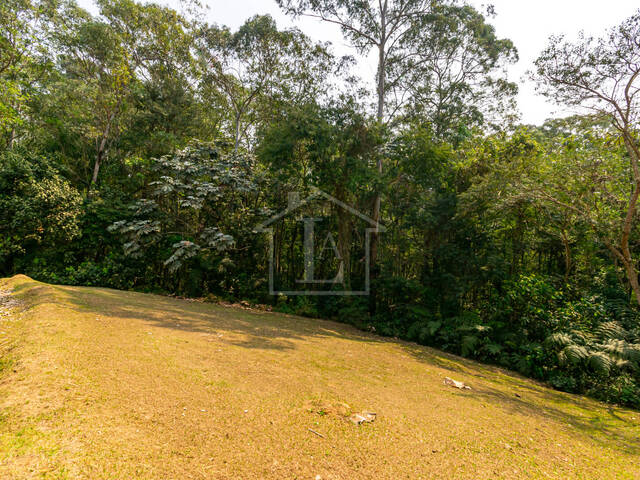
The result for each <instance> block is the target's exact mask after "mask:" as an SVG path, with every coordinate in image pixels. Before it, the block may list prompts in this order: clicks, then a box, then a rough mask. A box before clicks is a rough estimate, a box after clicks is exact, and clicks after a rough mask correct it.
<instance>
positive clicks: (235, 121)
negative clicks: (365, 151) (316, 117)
mask: <svg viewBox="0 0 640 480" xmlns="http://www.w3.org/2000/svg"><path fill="white" fill-rule="evenodd" d="M197 38H198V42H197V51H198V59H199V63H200V72H201V79H200V81H201V84H202V85H201V91H202V92H203V96H204V97H207V96H211V95H213V96H219V95H221V96H222V97H223V98H224V99H225V102H226V104H227V105H228V106H229V107H230V109H231V110H232V118H231V123H232V129H231V130H232V132H233V133H232V136H233V141H234V148H235V151H236V152H237V151H238V148H239V146H240V142H241V140H242V138H243V137H247V134H248V130H249V128H250V127H251V126H255V123H256V122H255V120H254V121H253V122H251V120H250V119H249V118H248V117H250V114H251V112H252V110H255V107H256V105H257V104H259V103H260V102H261V100H264V99H269V100H274V99H275V98H276V97H277V96H278V95H280V96H282V97H283V98H284V99H285V101H286V102H290V103H291V102H304V101H305V100H308V99H314V98H317V97H319V96H322V95H323V94H324V93H325V92H326V90H324V91H323V89H322V88H321V85H322V84H323V83H324V84H325V85H326V79H327V77H328V76H329V73H332V72H334V71H335V68H336V65H335V64H334V61H333V58H332V56H331V55H330V54H329V53H328V52H327V50H326V48H325V47H324V46H323V45H320V44H318V45H314V44H313V43H312V42H311V41H310V40H309V38H308V37H306V36H305V35H304V34H302V33H301V32H300V31H298V30H295V29H293V30H283V31H280V30H278V28H277V26H276V23H275V21H274V20H273V18H271V17H270V16H269V15H263V16H255V17H252V18H250V19H249V20H247V21H246V22H245V23H244V25H242V26H241V27H240V28H239V29H238V31H237V32H235V33H232V32H230V31H229V30H228V29H227V28H225V27H223V28H219V27H216V26H209V25H204V26H202V27H201V29H200V31H199V32H198V34H197ZM262 103H264V102H262Z"/></svg>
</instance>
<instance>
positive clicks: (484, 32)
mask: <svg viewBox="0 0 640 480" xmlns="http://www.w3.org/2000/svg"><path fill="white" fill-rule="evenodd" d="M277 1H278V4H279V5H280V6H281V7H282V8H283V9H284V10H285V11H286V12H288V13H289V14H291V15H294V16H300V15H304V16H309V17H314V18H319V19H321V20H323V21H326V22H329V23H333V24H336V25H338V26H339V27H340V29H341V30H342V33H343V35H344V36H345V37H346V38H347V39H348V40H349V41H350V42H351V43H352V45H353V46H354V47H355V48H356V49H357V51H358V52H359V53H361V54H368V53H369V52H370V51H371V50H374V51H375V52H376V54H377V68H376V79H375V80H376V118H377V120H378V122H379V123H380V124H384V123H386V122H388V121H389V120H391V119H393V118H394V117H395V116H396V115H397V114H399V113H400V112H401V111H402V110H403V108H404V107H406V106H407V104H408V101H409V98H411V97H412V96H413V97H417V94H420V96H421V97H422V98H423V99H426V98H433V97H435V98H436V99H437V100H436V102H437V107H438V108H437V109H433V108H432V109H431V110H432V113H437V115H436V118H440V119H442V118H444V117H445V116H446V115H448V114H451V113H452V109H451V107H449V108H447V105H458V106H459V105H462V104H464V97H465V96H466V97H467V99H468V97H469V95H467V93H466V92H467V91H469V90H472V88H471V87H470V84H471V83H472V82H474V81H479V77H482V78H483V79H484V82H485V84H488V83H489V82H490V77H489V72H492V71H493V70H494V68H495V67H496V66H498V64H499V62H500V61H501V60H502V59H503V57H513V56H515V49H514V48H513V45H512V44H511V42H509V41H501V40H498V39H497V38H496V37H495V34H494V31H493V28H492V27H490V26H489V25H487V24H486V23H485V22H484V17H483V16H482V15H480V14H478V12H477V11H476V10H474V9H473V8H472V7H469V6H466V5H463V6H457V5H452V4H449V2H442V1H433V0H277ZM453 19H455V20H453ZM452 20H453V21H452ZM430 42H435V43H436V45H437V47H436V48H429V47H428V45H429V43H430ZM425 46H427V48H425ZM434 78H435V79H436V80H435V81H434V80H431V81H428V80H426V79H434ZM506 85H507V84H506V82H502V86H503V90H504V91H506V90H510V91H511V92H510V93H513V86H509V88H504V87H506ZM391 93H393V95H390V94H391ZM445 104H446V105H445ZM413 106H414V107H415V106H416V103H415V102H414V103H413ZM429 120H432V119H429ZM440 123H442V122H440ZM383 157H384V156H383V155H378V157H377V159H376V167H377V170H378V173H379V174H380V175H382V172H383ZM381 197H382V192H381V191H380V189H378V193H377V194H376V197H375V199H374V205H373V213H372V218H373V220H375V221H376V222H379V220H380V208H381ZM378 243H379V241H378V235H377V234H374V235H373V237H372V239H371V261H372V265H375V263H376V261H377V257H378ZM374 271H375V269H374Z"/></svg>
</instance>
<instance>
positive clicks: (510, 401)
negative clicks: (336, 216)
mask: <svg viewBox="0 0 640 480" xmlns="http://www.w3.org/2000/svg"><path fill="white" fill-rule="evenodd" d="M0 291H4V294H3V295H2V298H3V300H2V301H1V303H0V349H1V350H0V352H1V353H2V356H1V357H0V368H1V369H2V372H1V373H0V412H1V416H0V478H3V479H25V478H55V479H62V478H70V479H75V478H87V479H103V478H104V479H107V478H109V479H131V478H142V479H160V478H163V479H164V478H167V479H209V478H211V479H235V478H274V479H275V478H278V479H280V478H287V479H288V478H299V479H365V478H366V479H368V478H375V479H384V478H411V479H414V478H442V479H472V478H473V479H489V478H491V479H496V478H509V479H513V478H562V479H566V478H587V479H589V478H592V479H596V478H598V479H608V478H610V479H613V478H616V479H617V478H621V479H625V478H628V479H632V478H640V455H639V453H640V414H639V413H637V412H633V411H629V410H624V409H618V408H612V407H609V406H606V405H603V404H600V403H597V402H594V401H592V400H589V399H585V398H583V397H578V396H571V395H568V394H563V393H560V392H557V391H554V390H551V389H549V388H546V387H544V386H542V385H540V384H537V383H535V382H532V381H530V380H527V379H523V378H521V377H519V376H517V375H514V374H511V373H509V372H506V371H502V370H499V369H496V368H492V367H488V366H485V365H481V364H477V363H474V362H471V361H468V360H464V359H461V358H457V357H454V356H451V355H447V354H444V353H441V352H439V351H436V350H433V349H429V348H425V347H420V346H416V345H413V344H409V343H405V342H401V341H396V340H390V339H384V338H379V337H376V336H373V335H369V334H366V333H362V332H359V331H357V330H355V329H353V328H351V327H349V326H346V325H342V324H337V323H333V322H329V321H319V320H311V319H305V318H298V317H294V316H288V315H282V314H276V313H268V312H256V311H252V310H248V309H239V308H232V307H222V306H217V305H212V304H207V303H200V302H193V301H185V300H176V299H171V298H166V297H160V296H154V295H146V294H139V293H131V292H120V291H114V290H108V289H100V288H80V287H61V286H52V285H46V284H42V283H39V282H36V281H34V280H31V279H29V278H28V277H25V276H21V275H20V276H16V277H13V278H11V279H5V280H2V281H1V282H0ZM8 291H12V292H13V293H12V294H11V296H8V295H7V292H8ZM445 377H451V378H453V379H455V380H459V381H463V382H465V383H466V384H468V385H469V386H470V387H471V389H470V390H458V389H456V388H453V387H451V386H446V385H444V384H443V380H444V378H445ZM362 411H369V412H375V413H376V418H375V421H374V422H373V423H364V424H362V425H355V424H354V423H352V422H350V421H349V420H348V417H349V415H351V414H352V413H357V412H362Z"/></svg>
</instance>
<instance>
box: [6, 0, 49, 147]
mask: <svg viewBox="0 0 640 480" xmlns="http://www.w3.org/2000/svg"><path fill="white" fill-rule="evenodd" d="M46 13H47V9H46V8H44V7H43V6H42V5H39V4H38V3H37V2H35V1H31V0H7V1H4V2H2V3H1V4H0V145H1V146H7V147H9V148H11V147H13V146H14V144H15V142H16V140H17V139H18V137H19V136H20V133H19V130H21V126H23V125H25V124H28V122H27V121H26V120H27V118H28V111H29V96H30V94H31V93H32V91H33V85H34V84H35V83H37V80H38V78H39V77H40V76H41V75H42V74H43V72H44V71H45V70H47V69H48V68H49V67H50V62H49V61H48V55H47V52H46V47H45V44H46V42H45V41H44V39H43V38H42V37H43V36H44V35H43V32H44V31H45V25H46V23H47V15H46ZM22 130H24V128H22ZM3 144H4V145H3Z"/></svg>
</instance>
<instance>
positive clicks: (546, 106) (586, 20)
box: [78, 0, 640, 124]
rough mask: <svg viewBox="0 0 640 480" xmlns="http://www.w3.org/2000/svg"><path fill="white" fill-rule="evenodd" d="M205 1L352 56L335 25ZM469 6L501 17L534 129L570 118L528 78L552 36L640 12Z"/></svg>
mask: <svg viewBox="0 0 640 480" xmlns="http://www.w3.org/2000/svg"><path fill="white" fill-rule="evenodd" d="M201 1H202V3H203V4H204V5H206V6H207V7H208V9H207V18H208V20H209V22H211V23H217V24H220V25H227V26H229V27H231V28H232V29H236V28H238V27H239V26H240V25H242V23H244V21H245V20H246V19H247V18H249V17H251V16H253V15H258V14H266V13H268V14H270V15H271V16H272V17H274V19H275V20H276V22H277V24H278V26H279V27H280V28H284V27H291V26H297V27H298V28H300V29H301V30H302V31H303V32H305V33H306V34H307V35H308V36H309V37H311V38H313V39H314V40H318V41H330V42H331V43H332V44H333V45H334V52H335V53H336V54H338V55H345V54H353V53H354V52H352V51H351V49H350V48H349V47H348V45H347V44H346V42H345V41H344V40H343V38H342V35H341V33H340V31H339V29H338V28H337V27H336V26H335V25H331V24H327V23H324V22H321V21H318V20H315V19H310V18H301V19H298V20H295V21H293V20H292V19H291V18H289V17H287V16H286V15H284V14H283V13H282V11H281V10H280V9H279V8H278V6H277V4H276V2H275V0H201ZM78 3H79V4H80V5H81V6H83V7H85V8H89V9H90V10H91V11H93V12H95V8H94V7H93V8H91V7H92V5H91V3H92V0H79V2H78ZM160 3H163V4H168V5H171V6H172V7H174V8H176V9H178V10H179V9H180V0H163V1H160ZM469 3H471V4H472V5H474V6H475V7H477V8H478V9H482V10H483V11H484V10H485V9H484V8H483V5H486V4H488V3H490V4H493V5H494V6H495V11H496V14H497V16H496V17H495V18H493V19H491V20H490V23H491V24H493V25H494V26H495V28H496V32H497V34H498V35H499V36H500V37H502V38H509V39H511V40H512V41H513V43H514V44H515V46H516V48H517V49H518V53H519V56H520V60H519V62H518V63H517V64H516V65H513V66H511V67H510V68H509V70H508V73H509V79H510V80H511V81H514V82H516V83H518V85H519V89H520V91H519V95H518V106H519V109H520V113H521V120H522V121H523V122H524V123H532V124H540V123H542V122H544V120H545V119H547V118H550V117H558V116H564V115H567V114H569V113H571V112H568V111H564V110H563V109H562V107H558V106H556V105H553V104H550V103H548V102H547V101H546V100H545V99H544V98H543V97H541V96H538V95H536V93H535V87H534V85H533V84H532V83H531V82H530V81H528V80H527V79H526V75H525V74H526V72H527V70H528V69H530V68H532V66H533V61H534V60H535V59H536V57H537V56H538V54H539V53H540V52H541V51H542V50H543V49H544V47H545V46H546V44H547V40H548V38H549V36H550V35H553V34H565V35H566V36H567V37H568V38H575V37H576V36H577V35H578V33H579V32H580V31H581V30H584V31H585V32H586V33H588V34H591V35H596V36H597V35H599V34H601V33H603V32H604V31H605V30H606V29H607V28H609V27H611V26H614V25H617V24H619V23H621V22H622V20H624V19H625V18H627V17H629V16H631V15H632V14H633V13H634V12H635V11H636V10H637V9H638V8H640V4H639V2H638V0H607V1H602V0H536V1H530V0H481V1H479V0H469ZM359 68H360V75H361V76H362V77H363V78H364V79H365V80H366V79H370V80H371V81H373V78H374V77H375V60H374V59H373V58H372V59H367V60H363V61H362V62H360V64H359Z"/></svg>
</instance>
